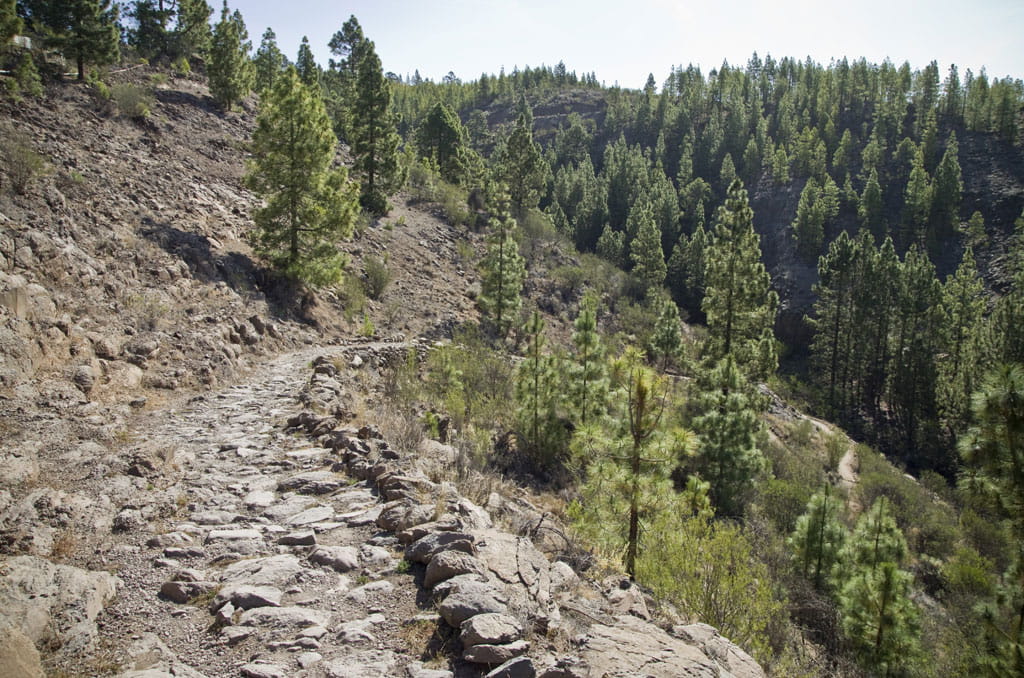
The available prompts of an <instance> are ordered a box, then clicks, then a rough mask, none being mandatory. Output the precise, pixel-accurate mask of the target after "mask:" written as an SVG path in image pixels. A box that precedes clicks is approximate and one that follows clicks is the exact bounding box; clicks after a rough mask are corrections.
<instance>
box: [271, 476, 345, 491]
mask: <svg viewBox="0 0 1024 678" xmlns="http://www.w3.org/2000/svg"><path fill="white" fill-rule="evenodd" d="M344 485H345V480H344V478H343V477H341V476H339V475H338V474H337V473H334V472H333V471H309V472H307V473H300V474H298V475H295V476H292V477H290V478H285V479H284V480H282V481H281V482H279V483H278V484H277V490H278V492H298V493H299V494H330V493H331V492H335V491H337V490H339V489H341V487H343V486H344Z"/></svg>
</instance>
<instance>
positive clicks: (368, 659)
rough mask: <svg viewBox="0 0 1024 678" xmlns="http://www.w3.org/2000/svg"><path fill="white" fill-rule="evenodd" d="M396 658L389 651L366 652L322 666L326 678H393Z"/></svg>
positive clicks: (395, 669)
mask: <svg viewBox="0 0 1024 678" xmlns="http://www.w3.org/2000/svg"><path fill="white" fill-rule="evenodd" d="M397 668H398V656H397V655H396V654H395V653H394V652H391V651H390V650H368V651H366V652H356V653H353V654H350V655H346V656H345V657H342V658H340V659H334V660H332V661H330V662H326V663H325V664H324V672H325V673H326V675H327V678H394V676H395V675H396V674H397V673H398V671H397Z"/></svg>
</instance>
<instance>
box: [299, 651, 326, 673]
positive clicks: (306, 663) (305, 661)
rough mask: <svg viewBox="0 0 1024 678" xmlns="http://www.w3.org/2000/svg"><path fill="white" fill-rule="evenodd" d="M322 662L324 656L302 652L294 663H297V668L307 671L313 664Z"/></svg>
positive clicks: (317, 653)
mask: <svg viewBox="0 0 1024 678" xmlns="http://www.w3.org/2000/svg"><path fill="white" fill-rule="evenodd" d="M323 660H324V656H323V655H322V654H320V653H319V652H302V653H301V654H299V656H298V657H296V658H295V661H296V662H298V664H299V668H302V669H308V668H309V667H310V666H313V665H314V664H319V663H320V662H322V661H323Z"/></svg>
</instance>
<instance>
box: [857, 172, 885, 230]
mask: <svg viewBox="0 0 1024 678" xmlns="http://www.w3.org/2000/svg"><path fill="white" fill-rule="evenodd" d="M858 214H859V216H860V223H861V226H863V227H864V228H866V229H867V230H869V231H871V233H872V234H873V235H874V236H875V237H876V238H881V237H883V236H884V235H885V234H886V230H887V229H886V224H885V204H884V203H883V202H882V186H881V184H879V183H878V170H876V169H874V168H871V173H870V174H869V175H868V180H867V183H866V184H864V192H863V193H862V194H861V197H860V208H859V209H858Z"/></svg>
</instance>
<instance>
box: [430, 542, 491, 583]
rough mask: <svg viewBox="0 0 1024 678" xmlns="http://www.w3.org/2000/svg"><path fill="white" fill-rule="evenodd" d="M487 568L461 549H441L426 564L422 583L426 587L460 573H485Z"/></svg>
mask: <svg viewBox="0 0 1024 678" xmlns="http://www.w3.org/2000/svg"><path fill="white" fill-rule="evenodd" d="M486 573H487V568H486V567H485V566H484V564H483V563H482V562H480V560H478V559H477V558H475V557H473V556H471V555H469V554H468V553H463V552H462V551H441V552H440V553H438V554H437V555H435V556H434V557H433V558H431V559H430V562H429V563H428V564H427V571H426V573H424V575H423V585H424V586H425V587H427V588H428V589H430V588H434V586H435V585H437V584H439V583H441V582H443V581H445V580H446V579H451V578H452V577H455V576H457V575H460V574H480V575H486Z"/></svg>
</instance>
